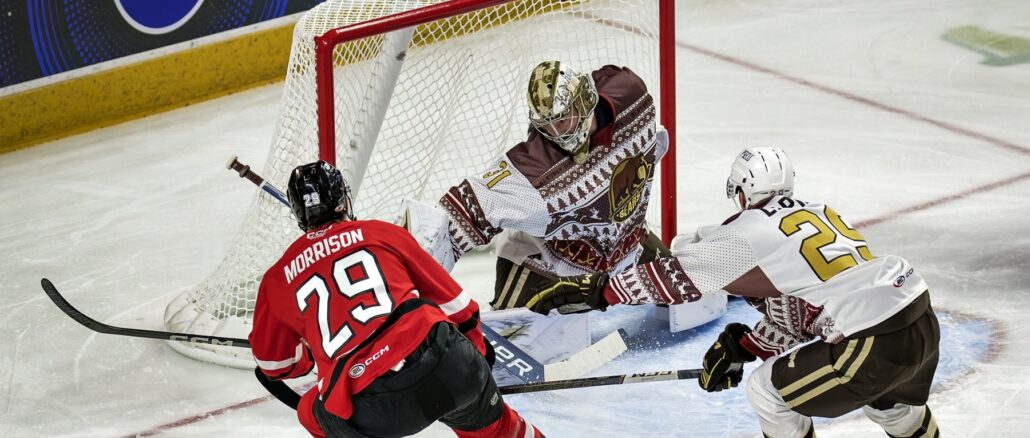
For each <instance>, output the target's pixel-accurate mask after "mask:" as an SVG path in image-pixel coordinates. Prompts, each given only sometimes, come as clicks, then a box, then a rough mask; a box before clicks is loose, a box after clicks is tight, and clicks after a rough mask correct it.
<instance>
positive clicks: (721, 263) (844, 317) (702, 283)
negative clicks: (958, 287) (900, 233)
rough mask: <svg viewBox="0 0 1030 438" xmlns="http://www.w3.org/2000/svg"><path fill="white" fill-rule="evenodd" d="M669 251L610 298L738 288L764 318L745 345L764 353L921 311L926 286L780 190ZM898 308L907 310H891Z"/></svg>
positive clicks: (680, 297)
mask: <svg viewBox="0 0 1030 438" xmlns="http://www.w3.org/2000/svg"><path fill="white" fill-rule="evenodd" d="M672 253H673V257H665V258H660V259H658V260H656V261H655V262H653V263H649V264H645V265H640V266H638V267H636V268H634V269H631V270H629V271H627V272H625V273H623V274H620V275H618V276H616V277H614V278H613V279H612V281H611V282H610V283H609V285H610V287H609V288H608V289H607V290H606V291H605V293H606V294H607V295H608V297H607V298H608V300H609V301H610V302H620V303H627V304H640V303H680V302H684V301H688V302H689V301H696V300H698V299H700V297H701V296H702V295H703V294H709V293H716V292H718V291H720V290H725V291H726V292H728V293H731V294H734V295H740V296H743V297H744V298H745V299H746V300H748V302H749V303H750V304H752V305H753V306H754V307H756V308H757V309H758V310H759V311H761V312H762V313H763V314H764V318H763V319H762V321H760V322H759V323H758V324H757V325H756V326H755V330H754V331H753V332H752V333H750V334H749V335H748V336H747V338H746V339H745V340H743V341H742V344H744V345H745V346H746V347H748V350H751V351H752V352H753V353H755V354H757V355H759V356H762V357H763V358H767V357H769V356H772V355H775V354H779V353H781V352H783V351H785V350H787V349H789V348H792V347H793V346H795V345H797V344H800V343H802V342H806V341H808V340H810V339H812V338H815V337H822V338H823V339H824V340H825V341H827V342H833V343H835V342H839V341H840V340H842V339H843V338H844V337H847V336H853V335H859V336H861V335H865V333H863V331H868V330H870V329H873V328H874V327H877V328H878V329H883V328H884V327H880V326H877V325H878V324H880V323H883V322H885V321H887V320H888V319H891V321H892V323H901V324H904V323H905V321H908V320H909V319H912V320H914V319H913V318H916V317H918V316H919V315H921V314H922V312H923V311H925V310H926V309H925V306H922V307H921V308H918V309H915V308H910V307H909V305H910V304H913V303H914V302H915V301H916V300H917V298H920V296H922V295H923V293H924V292H925V291H926V290H927V285H926V282H925V281H924V280H923V278H922V276H920V275H919V273H918V272H916V271H915V269H913V268H912V267H911V266H910V265H909V263H908V261H906V260H905V259H903V258H901V257H897V256H893V255H887V256H882V257H874V256H873V254H872V252H871V251H870V250H869V248H868V247H867V246H866V242H865V239H864V238H863V237H862V235H861V234H860V233H859V232H858V231H857V230H855V229H854V228H852V227H851V226H850V225H849V224H848V223H847V222H845V221H844V219H842V218H841V217H840V216H839V215H838V214H837V213H836V212H835V211H834V210H833V209H832V208H830V207H829V206H826V205H823V204H815V203H805V202H803V201H798V200H794V199H791V198H787V197H783V196H776V197H773V198H771V199H769V200H767V201H765V202H764V203H760V204H759V205H757V206H755V207H753V208H751V209H748V210H744V211H743V212H741V213H740V214H738V215H735V216H733V217H731V218H730V219H728V220H727V221H726V222H725V223H723V226H721V227H718V228H716V229H715V230H714V231H713V232H712V233H711V234H710V235H708V236H706V237H705V238H704V239H703V240H701V241H699V242H696V243H690V244H687V245H683V246H679V247H677V246H676V245H674V247H673V249H672ZM926 302H927V305H928V303H929V301H928V300H927V301H926ZM912 307H917V306H912ZM899 313H906V314H907V313H912V315H910V316H911V318H909V317H908V316H909V315H900V317H899V318H892V317H894V316H895V315H897V314H899ZM908 322H911V321H908ZM902 326H904V325H902ZM869 334H872V333H869ZM877 334H878V333H877ZM748 344H751V345H748Z"/></svg>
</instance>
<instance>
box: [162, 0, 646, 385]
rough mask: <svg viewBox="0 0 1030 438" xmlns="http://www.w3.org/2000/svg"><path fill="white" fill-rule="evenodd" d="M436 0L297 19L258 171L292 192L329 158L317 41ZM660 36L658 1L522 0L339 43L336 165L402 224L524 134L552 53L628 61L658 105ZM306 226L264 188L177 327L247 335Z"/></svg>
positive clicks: (225, 351) (364, 213) (175, 311)
mask: <svg viewBox="0 0 1030 438" xmlns="http://www.w3.org/2000/svg"><path fill="white" fill-rule="evenodd" d="M436 3H442V1H431V0H426V1H414V0H374V1H369V0H329V1H327V2H325V3H322V4H320V5H319V6H316V7H315V8H314V9H312V10H311V11H309V12H307V13H306V14H305V15H304V16H303V17H302V18H301V19H300V21H299V22H298V23H297V25H296V28H295V30H294V36H293V48H292V49H291V54H290V64H289V71H288V73H287V77H286V82H285V88H284V93H283V100H282V107H281V112H280V115H279V121H278V126H277V129H276V131H275V136H274V138H273V140H272V149H271V153H270V154H269V158H268V161H267V162H266V163H265V166H264V168H263V171H262V173H261V175H262V176H263V177H265V178H266V180H267V181H269V182H270V183H272V184H273V185H275V186H276V187H279V188H281V189H284V188H285V185H286V179H287V178H288V175H289V172H290V170H292V169H293V168H294V167H295V166H297V165H299V164H302V163H306V162H311V161H314V160H316V159H318V158H319V157H318V128H317V118H318V117H317V111H318V110H317V106H316V103H317V90H316V85H315V55H314V37H315V36H318V35H321V34H323V33H324V32H326V31H328V30H330V29H334V28H338V27H341V26H345V25H348V24H351V23H358V22H365V21H368V20H371V19H374V18H378V17H382V16H386V15H391V14H395V13H398V12H403V11H407V10H412V9H415V8H420V7H422V6H426V5H430V4H436ZM412 30H413V31H414V33H413V34H412V32H411V31H412ZM658 35H659V31H658V2H657V1H655V0H589V1H569V0H516V1H512V2H510V3H506V4H504V5H501V6H496V7H491V8H487V9H483V10H479V11H475V12H471V13H466V14H462V15H458V16H454V17H451V18H449V19H446V20H440V21H435V22H430V23H427V24H424V25H421V26H418V27H417V28H416V29H408V31H407V32H405V31H397V32H394V33H391V34H389V36H386V37H384V36H383V35H377V36H372V37H368V38H364V39H360V40H357V41H354V42H350V43H345V44H341V45H339V46H337V47H336V49H335V51H334V64H335V67H334V68H335V70H334V71H335V73H334V75H335V79H334V93H335V101H334V102H335V126H336V164H337V166H338V167H339V168H340V170H341V171H342V172H343V173H344V176H345V177H346V178H347V180H348V181H349V182H350V183H351V185H352V187H353V188H354V189H355V199H354V201H355V210H356V214H357V216H358V217H359V218H362V219H369V218H376V219H383V220H391V221H392V220H394V219H395V218H396V217H397V216H398V215H399V212H400V211H399V210H400V201H401V200H402V199H403V198H405V197H409V198H414V199H418V200H421V201H423V202H430V203H432V202H435V201H436V200H437V199H439V197H440V196H441V195H442V194H443V193H444V192H445V191H446V190H447V188H449V187H450V186H452V185H455V184H457V183H458V182H460V180H461V179H462V178H463V177H464V176H465V175H470V174H473V173H475V172H481V171H482V170H483V168H484V166H486V165H487V164H489V162H490V161H491V160H492V159H493V158H494V157H496V156H497V155H498V154H500V153H502V152H503V151H505V150H507V149H508V148H510V147H511V146H513V145H515V144H516V143H518V142H519V141H521V140H524V139H525V137H526V132H527V128H528V121H527V107H526V96H525V94H526V81H527V80H528V77H529V71H530V69H532V67H533V66H534V65H536V64H537V63H538V62H540V61H543V60H545V59H559V60H562V61H563V62H569V63H572V65H575V66H577V67H578V68H579V69H580V70H582V71H589V70H592V69H595V68H598V67H601V66H603V65H605V64H616V65H624V66H628V67H630V68H631V69H633V70H634V71H635V72H636V73H637V74H638V75H640V76H641V77H642V78H643V79H644V81H645V83H646V84H647V85H648V87H649V89H650V91H651V93H652V94H653V95H654V97H655V99H656V105H657V104H658V102H657V100H659V99H661V95H660V93H659V92H658V89H659V81H658V70H659V68H658ZM409 36H410V38H409ZM391 44H393V45H398V47H406V48H407V51H406V54H404V56H397V52H399V51H400V50H399V49H398V50H390V49H388V47H389V46H390V45H391ZM381 49H382V50H381ZM381 51H382V52H383V53H382V54H380V52H381ZM394 78H395V79H396V81H394ZM373 145H374V147H373ZM660 171H661V169H659V172H660ZM657 180H658V179H657V178H656V181H657ZM659 194H660V193H659V191H658V184H655V186H654V191H653V192H652V201H651V204H650V205H651V208H650V211H649V213H648V221H649V223H650V224H651V226H652V228H654V229H655V231H656V232H657V231H658V230H657V227H658V225H659V224H660V220H659V215H660V210H661V209H660V202H659ZM298 235H299V231H298V229H297V226H296V222H295V221H294V220H293V219H292V217H291V216H290V212H289V209H288V208H285V207H284V206H283V205H281V204H280V203H279V202H278V201H276V200H274V199H272V198H271V197H269V196H267V195H264V194H262V193H261V192H260V191H258V195H257V197H256V198H255V200H254V202H253V203H252V205H251V207H250V211H249V212H248V215H247V217H246V219H245V220H244V223H243V225H242V227H241V228H240V231H239V233H238V234H237V236H236V239H235V240H234V242H235V244H234V245H233V246H232V248H231V249H230V250H229V251H228V253H227V255H226V257H225V259H224V260H223V261H222V262H221V264H220V265H219V266H218V267H217V268H216V269H215V270H214V271H213V273H212V274H211V275H210V276H209V277H208V278H207V279H206V280H204V281H203V282H202V283H201V284H200V285H199V286H198V287H197V288H196V289H194V290H191V291H187V292H185V293H183V294H181V295H180V296H178V297H177V298H176V299H175V300H174V301H173V302H171V303H170V304H169V305H168V307H167V309H166V311H165V324H166V326H167V328H168V329H169V330H172V331H176V332H187V333H196V334H202V335H218V336H229V337H246V336H247V334H248V333H249V332H250V325H249V324H250V321H249V319H250V313H251V311H252V309H253V306H254V298H255V294H256V292H257V287H258V283H259V282H260V277H261V275H262V274H263V273H264V270H265V269H267V267H268V266H269V265H270V264H271V263H273V262H274V261H275V260H276V259H277V258H278V257H279V256H280V255H281V252H282V251H283V250H284V249H285V248H286V246H288V245H289V244H290V243H291V242H292V241H293V239H295V238H296V237H297V236H298ZM170 344H171V345H172V346H173V348H175V349H176V350H177V351H180V352H181V353H183V354H186V355H188V356H190V357H194V358H197V359H201V360H206V361H211V362H215V363H220V364H223V365H229V366H237V367H241V368H252V367H253V366H254V362H253V359H252V357H251V356H250V351H249V350H248V349H244V348H232V347H219V346H210V345H202V344H187V343H179V342H170Z"/></svg>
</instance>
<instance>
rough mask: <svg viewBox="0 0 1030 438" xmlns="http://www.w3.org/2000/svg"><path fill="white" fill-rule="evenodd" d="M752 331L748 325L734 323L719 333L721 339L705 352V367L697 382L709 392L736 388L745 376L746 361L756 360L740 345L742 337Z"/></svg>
mask: <svg viewBox="0 0 1030 438" xmlns="http://www.w3.org/2000/svg"><path fill="white" fill-rule="evenodd" d="M748 333H751V329H750V328H748V326H746V325H744V324H740V323H737V322H735V323H732V324H729V325H727V326H726V329H724V330H723V331H722V333H720V334H719V339H717V340H716V341H715V343H714V344H712V347H711V348H709V349H708V352H707V353H705V359H704V364H703V366H704V369H703V370H702V371H701V376H700V377H699V378H698V379H697V382H698V383H699V384H701V388H703V389H704V390H705V391H708V392H716V391H722V390H724V389H729V388H734V387H736V386H737V385H738V384H740V380H741V379H742V378H743V377H744V362H751V361H753V360H755V359H756V358H755V355H753V354H751V352H749V351H747V350H745V349H744V347H742V346H740V338H742V337H744V335H746V334H748Z"/></svg>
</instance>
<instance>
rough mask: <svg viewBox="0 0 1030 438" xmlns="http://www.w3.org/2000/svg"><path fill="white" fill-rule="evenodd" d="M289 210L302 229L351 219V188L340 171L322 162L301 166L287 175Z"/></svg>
mask: <svg viewBox="0 0 1030 438" xmlns="http://www.w3.org/2000/svg"><path fill="white" fill-rule="evenodd" d="M287 193H288V195H289V197H290V207H291V208H292V209H293V216H294V217H296V218H297V225H299V226H300V229H301V230H304V231H307V230H310V229H312V228H317V227H319V226H322V225H325V224H327V223H329V222H335V221H338V220H341V219H347V220H354V215H353V214H352V212H351V203H350V187H348V186H347V182H346V181H344V180H343V175H342V174H340V170H339V169H337V168H335V167H333V166H332V165H331V164H329V163H326V162H325V161H322V160H318V161H316V162H314V163H309V164H302V165H300V166H297V168H295V169H293V172H292V173H290V182H289V184H288V187H287Z"/></svg>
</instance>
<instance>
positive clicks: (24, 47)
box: [0, 0, 324, 88]
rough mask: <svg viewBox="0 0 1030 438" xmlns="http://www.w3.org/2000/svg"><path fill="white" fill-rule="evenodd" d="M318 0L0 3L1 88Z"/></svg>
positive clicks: (19, 0)
mask: <svg viewBox="0 0 1030 438" xmlns="http://www.w3.org/2000/svg"><path fill="white" fill-rule="evenodd" d="M322 1H324V0H160V1H155V0H102V1H101V0H0V88H3V87H7V86H9V85H14V84H17V83H21V82H25V81H29V80H33V79H37V78H42V77H46V76H50V75H54V74H58V73H62V72H66V71H69V70H74V69H77V68H81V67H85V66H89V65H93V64H96V63H99V62H104V61H109V60H112V59H117V58H121V57H124V56H128V55H132V54H136V53H140V52H145V51H148V50H152V49H156V48H160V47H164V46H168V45H172V44H176V43H181V42H185V41H190V40H193V39H197V38H200V37H204V36H207V35H212V34H216V33H219V32H224V31H227V30H232V29H236V28H239V27H242V26H247V25H251V24H255V23H260V22H262V21H266V20H271V19H274V18H279V17H283V16H286V15H292V14H295V13H298V12H302V11H305V10H308V9H310V8H311V7H313V6H315V5H316V4H318V3H321V2H322Z"/></svg>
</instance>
